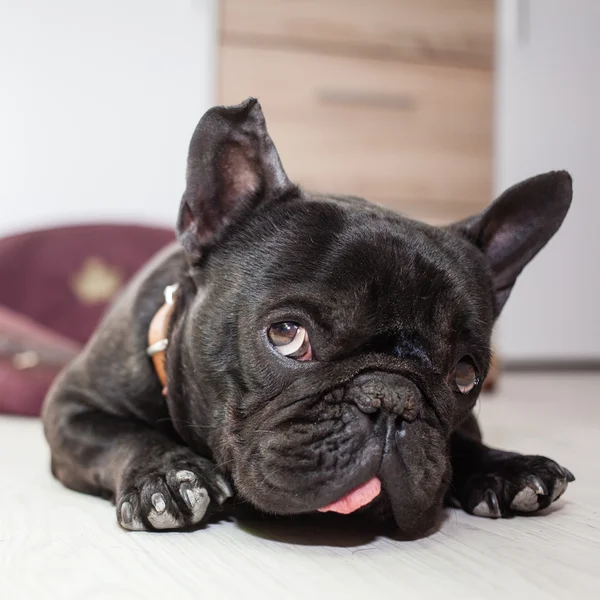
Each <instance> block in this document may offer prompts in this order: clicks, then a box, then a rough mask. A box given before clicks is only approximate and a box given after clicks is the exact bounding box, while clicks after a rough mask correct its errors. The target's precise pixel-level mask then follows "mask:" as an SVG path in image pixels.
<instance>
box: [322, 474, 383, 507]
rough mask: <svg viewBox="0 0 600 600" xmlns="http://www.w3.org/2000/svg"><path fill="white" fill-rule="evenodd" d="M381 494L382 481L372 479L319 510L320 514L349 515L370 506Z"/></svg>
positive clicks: (376, 478)
mask: <svg viewBox="0 0 600 600" xmlns="http://www.w3.org/2000/svg"><path fill="white" fill-rule="evenodd" d="M380 493H381V480H380V479H379V477H371V479H369V481H367V482H366V483H363V484H362V485H359V486H358V487H357V488H354V489H353V490H351V491H350V492H348V493H347V494H345V495H344V496H342V497H341V498H340V499H339V500H336V501H335V502H332V503H331V504H328V505H327V506H324V507H323V508H319V512H336V513H340V514H342V515H349V514H350V513H353V512H354V511H356V510H358V509H359V508H362V507H363V506H367V504H370V503H371V502H372V501H373V500H374V499H375V498H377V496H379V494H380Z"/></svg>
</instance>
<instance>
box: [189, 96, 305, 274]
mask: <svg viewBox="0 0 600 600" xmlns="http://www.w3.org/2000/svg"><path fill="white" fill-rule="evenodd" d="M296 190H297V188H296V186H295V185H293V184H292V183H290V181H289V180H288V178H287V176H286V174H285V171H284V170H283V167H282V166H281V162H280V160H279V155H278V154H277V150H276V149H275V146H274V144H273V142H272V141H271V138H270V137H269V134H268V133H267V126H266V124H265V119H264V117H263V113H262V110H261V108H260V104H259V103H258V101H257V100H256V99H254V98H248V99H247V100H246V101H244V102H242V103H241V104H238V105H236V106H216V107H214V108H211V109H210V110H208V111H207V112H206V113H205V114H204V116H203V117H202V119H201V120H200V122H199V123H198V126H197V127H196V130H195V131H194V135H193V136H192V141H191V142H190V148H189V154H188V164H187V174H186V189H185V192H184V194H183V198H182V200H181V207H180V210H179V216H178V219H177V237H178V239H179V241H180V242H181V244H182V246H183V248H184V250H185V251H186V254H187V256H188V259H189V261H190V262H191V263H192V264H193V263H195V262H197V261H199V260H200V259H201V258H202V257H203V256H204V255H205V253H206V251H207V250H208V249H209V248H210V247H211V246H213V245H214V244H215V243H216V242H217V241H218V239H219V238H220V237H221V235H222V234H223V232H224V231H225V230H226V229H227V228H228V227H229V226H230V225H231V224H233V223H236V222H239V221H240V220H241V219H244V218H246V217H247V216H248V215H249V214H250V212H251V211H252V210H253V209H255V208H256V207H257V206H258V205H259V204H262V203H264V202H267V201H270V200H273V199H277V198H281V197H283V196H287V195H289V194H291V193H292V192H295V191H296Z"/></svg>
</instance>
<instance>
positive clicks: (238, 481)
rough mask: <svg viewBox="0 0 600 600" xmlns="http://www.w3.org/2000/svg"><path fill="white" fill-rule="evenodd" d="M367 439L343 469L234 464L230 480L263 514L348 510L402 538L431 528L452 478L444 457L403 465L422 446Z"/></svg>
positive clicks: (345, 513) (412, 536)
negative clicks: (263, 466) (423, 463)
mask: <svg viewBox="0 0 600 600" xmlns="http://www.w3.org/2000/svg"><path fill="white" fill-rule="evenodd" d="M369 441H370V444H371V445H370V446H369V445H367V447H366V448H363V449H362V452H359V453H357V455H356V456H355V462H353V463H352V468H350V469H349V470H348V471H347V472H345V473H344V472H340V471H337V472H336V473H334V474H332V473H328V472H318V471H313V472H306V471H303V469H302V468H300V465H298V464H296V465H295V467H293V468H292V466H290V467H289V469H287V470H286V471H287V472H284V471H283V470H279V471H272V470H269V469H265V470H263V469H261V468H260V465H257V464H255V465H253V467H247V468H245V469H244V468H242V469H236V476H234V483H235V485H236V488H237V490H238V492H239V493H240V495H241V496H242V497H243V498H244V499H245V500H247V501H248V502H249V503H250V504H252V505H253V506H254V507H255V508H257V509H258V510H260V511H262V512H265V513H267V514H274V515H299V514H307V513H321V512H331V513H339V514H342V515H352V516H357V517H361V518H363V519H366V520H371V521H374V522H377V523H379V524H381V523H385V524H386V525H387V526H389V527H390V530H394V531H395V533H396V534H397V535H399V536H400V537H402V538H405V539H415V538H419V537H423V536H425V535H427V534H429V533H430V532H431V531H433V530H435V529H436V527H437V525H438V524H439V522H440V519H441V514H442V508H443V498H444V495H445V492H446V489H447V486H448V482H449V479H450V467H449V463H448V461H447V459H446V458H445V456H444V455H443V454H439V455H435V458H434V457H432V456H431V455H430V456H429V457H428V458H429V464H428V465H427V466H423V465H422V466H418V465H412V466H411V465H408V466H407V460H410V459H411V458H413V459H414V458H415V457H417V456H418V455H421V451H422V449H421V448H417V449H415V450H412V451H410V450H407V449H406V448H398V447H391V448H390V447H387V446H386V445H385V443H384V441H383V440H381V441H379V442H375V441H374V440H373V438H371V439H370V440H369ZM421 446H422V445H421ZM434 454H435V453H434ZM259 473H260V475H259ZM299 482H300V483H299ZM307 482H311V483H307Z"/></svg>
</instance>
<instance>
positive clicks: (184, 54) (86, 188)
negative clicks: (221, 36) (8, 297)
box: [0, 0, 216, 234]
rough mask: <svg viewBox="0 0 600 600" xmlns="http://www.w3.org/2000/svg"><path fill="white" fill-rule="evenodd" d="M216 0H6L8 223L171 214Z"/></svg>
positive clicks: (203, 77)
mask: <svg viewBox="0 0 600 600" xmlns="http://www.w3.org/2000/svg"><path fill="white" fill-rule="evenodd" d="M215 12H216V0H52V1H49V0H0V165H1V169H0V234H4V233H7V232H13V231H19V230H22V229H26V228H30V227H40V226H45V225H50V224H55V223H63V222H77V221H87V220H108V221H115V220H118V221H135V222H147V223H164V224H167V225H172V224H173V223H174V220H175V215H176V209H177V206H178V202H179V198H180V195H181V193H182V191H183V182H184V175H185V158H186V152H187V145H188V143H189V139H190V137H191V134H192V132H193V129H194V127H195V125H196V123H197V121H198V119H199V118H200V116H201V115H202V113H203V111H204V110H206V108H208V107H209V106H210V105H211V104H212V101H213V97H214V85H213V73H214V63H215V48H216V46H215V44H216V19H215Z"/></svg>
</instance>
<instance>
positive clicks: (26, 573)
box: [0, 374, 600, 600]
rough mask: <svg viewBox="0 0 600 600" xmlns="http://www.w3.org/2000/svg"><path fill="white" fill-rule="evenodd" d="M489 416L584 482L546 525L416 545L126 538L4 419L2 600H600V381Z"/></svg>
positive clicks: (496, 401)
mask: <svg viewBox="0 0 600 600" xmlns="http://www.w3.org/2000/svg"><path fill="white" fill-rule="evenodd" d="M479 412H480V417H481V420H482V422H483V426H484V430H485V432H486V434H487V438H488V441H489V442H490V443H493V444H496V445H500V446H502V447H505V448H511V449H516V450H520V451H524V452H529V453H540V454H546V455H549V456H551V457H552V458H554V459H556V460H557V461H559V462H561V463H563V464H564V465H565V466H567V467H568V468H569V469H571V470H572V471H573V472H574V473H575V475H576V476H577V481H576V482H575V483H573V484H571V486H570V488H569V490H568V491H567V493H566V494H565V496H563V498H561V500H559V501H558V503H557V505H556V508H555V509H553V510H551V511H550V512H549V514H546V515H545V516H538V517H528V518H527V517H523V518H516V519H511V520H500V521H490V520H486V519H481V518H477V517H472V516H468V515H466V514H464V513H461V512H459V511H455V510H453V511H449V513H448V518H447V520H446V521H445V523H444V525H443V527H442V529H441V530H440V531H439V532H438V533H436V534H435V535H433V536H432V537H430V538H428V539H425V540H421V541H417V542H395V541H391V540H388V539H385V538H376V539H369V536H368V535H365V534H364V533H356V534H355V533H353V532H351V531H350V532H345V533H343V534H339V535H337V536H335V535H333V533H332V532H325V533H324V532H321V533H320V534H319V533H318V532H313V533H311V532H306V531H304V532H303V531H301V530H300V529H299V528H296V529H294V528H293V527H290V526H287V527H283V529H282V528H281V526H280V527H279V528H278V529H275V528H272V529H269V528H267V529H265V528H264V527H263V528H262V529H260V530H259V531H258V532H257V531H256V530H252V529H251V528H250V529H249V528H248V527H247V526H246V527H240V526H239V525H237V524H236V523H234V522H227V523H220V524H216V525H212V526H210V527H209V528H208V529H206V530H203V531H198V532H195V533H183V534H182V533H179V534H177V533H166V534H149V533H127V532H124V531H121V530H120V529H119V528H118V527H117V525H116V523H115V517H114V509H113V507H112V506H111V505H110V504H109V503H108V502H105V501H103V500H99V499H96V498H92V497H87V496H83V495H79V494H75V493H73V492H70V491H67V490H65V489H63V488H62V487H61V486H60V485H59V484H58V483H56V482H55V481H54V480H53V479H52V478H51V476H50V474H49V472H48V451H47V449H46V446H45V443H44V440H43V437H42V433H41V428H40V424H39V422H38V421H35V420H21V419H15V418H0V598H2V599H3V600H13V599H21V598H37V599H46V598H52V599H54V598H56V599H60V600H68V599H71V598H73V599H75V598H77V599H79V598H85V599H86V600H92V599H109V600H121V599H125V598H127V599H131V598H135V599H137V598H140V599H141V598H144V599H148V600H155V599H156V598H165V599H167V598H168V599H170V598H174V599H177V600H184V599H187V598H194V599H209V598H214V599H215V600H222V599H226V598H234V597H235V598H236V599H238V600H245V599H247V598H276V599H278V600H279V599H285V598H310V599H311V600H316V599H317V598H328V599H330V598H344V600H348V599H349V598H352V599H353V598H360V599H361V600H365V599H369V600H370V599H376V598H381V599H383V598H385V599H386V600H387V599H392V598H398V599H402V600H404V599H410V598H419V599H427V598H444V599H445V600H449V599H453V598H460V599H461V600H465V599H470V598H473V599H493V598H502V599H506V598H510V599H511V600H513V599H514V598H529V599H534V598H560V599H571V598H574V599H582V598H600V516H599V510H600V376H598V375H585V374H583V375H581V374H578V375H569V376H558V375H557V376H551V375H539V376H532V375H518V376H517V375H512V376H510V377H509V378H505V380H504V381H503V385H502V390H501V392H500V394H499V395H498V396H496V397H491V398H485V399H484V400H483V401H481V402H480V407H479ZM285 539H288V540H290V539H291V540H294V542H286V541H284V540H285Z"/></svg>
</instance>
